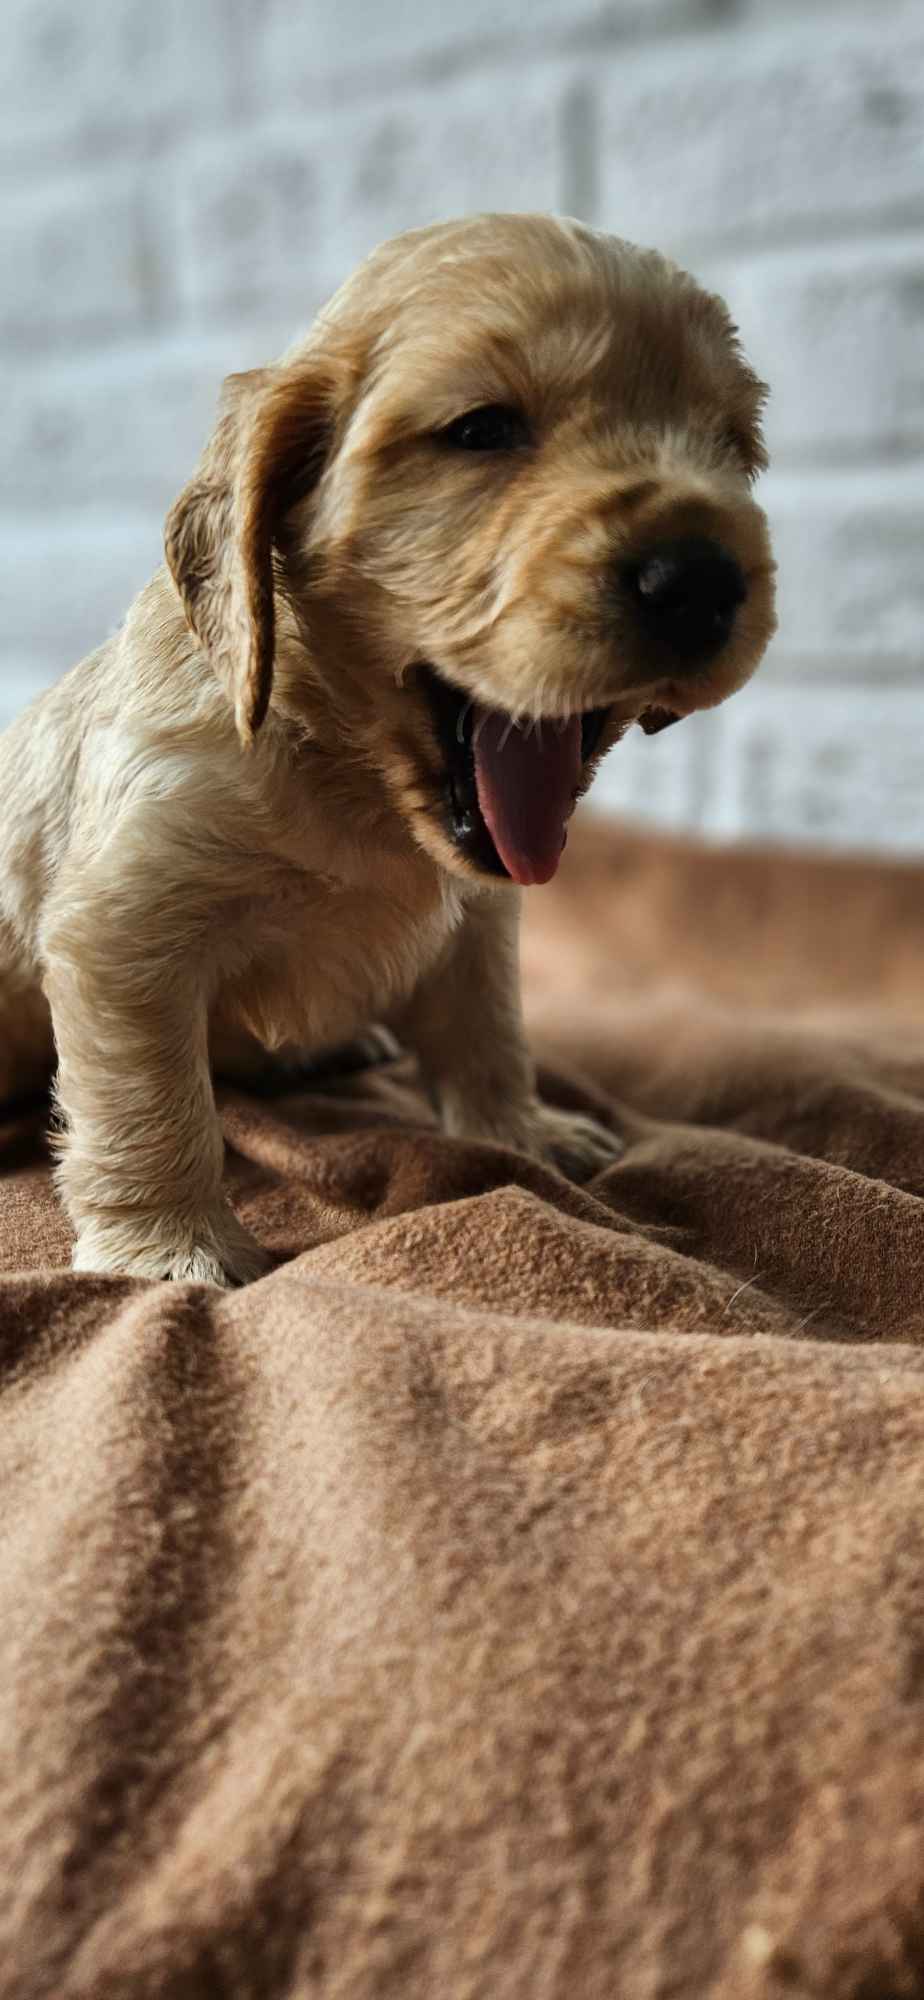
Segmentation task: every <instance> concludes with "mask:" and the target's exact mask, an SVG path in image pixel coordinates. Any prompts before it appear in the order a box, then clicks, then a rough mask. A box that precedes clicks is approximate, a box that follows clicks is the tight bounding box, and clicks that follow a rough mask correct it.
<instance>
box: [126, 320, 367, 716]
mask: <svg viewBox="0 0 924 2000" xmlns="http://www.w3.org/2000/svg"><path fill="white" fill-rule="evenodd" d="M333 401H334V383H333V380H332V376H331V372H330V370H328V369H326V368H325V367H324V366H323V364H322V363H321V362H319V361H318V360H317V359H315V358H314V357H309V358H308V359H307V360H305V361H300V362H294V363H292V364H290V365H288V366H280V367H278V368H255V369H253V370H251V371H250V372H249V373H248V374H245V375H229V376H228V378H227V381H226V382H225V384H224V388H223V391H222V400H221V406H220V413H219V420H218V424H217V426H216V428H215V431H214V432H213V435H212V437H211V438H210V439H209V442H208V444H207V445H206V448H205V451H204V452H203V454H202V457H201V459H200V461H199V464H198V466H197V467H196V471H195V473H194V474H193V477H192V479H191V481H190V483H189V485H188V486H187V487H185V488H184V490H183V492H182V493H181V494H180V496H179V498H178V499H177V500H175V501H174V504H173V506H172V507H171V509H170V512H169V514H168V515H167V522H166V529H165V535H164V546H165V549H166V555H167V563H168V565H169V568H170V573H171V575H172V577H173V581H174V583H175V584H176V587H177V590H178V591H179V594H180V597H181V599H182V602H183V608H184V610H185V613H186V619H187V623H188V624H189V626H190V629H191V631H192V632H193V633H194V634H195V637H196V638H197V639H198V640H199V643H200V645H201V646H202V647H203V649H204V651H205V652H206V653H207V654H208V657H209V659H210V661H211V663H212V665H213V667H214V669H215V672H216V673H217V675H218V677H219V679H220V680H221V681H222V683H223V685H224V686H225V688H226V689H227V692H228V694H229V695H230V698H231V701H232V703H233V705H234V715H235V720H236V723H237V730H238V735H239V736H240V738H241V741H242V742H243V743H250V742H252V740H253V738H254V736H255V735H256V732H257V730H258V729H259V727H260V724H261V723H262V722H263V720H264V718H265V716H266V711H267V708H268V707H269V700H270V694H271V692H272V686H273V654H274V649H275V610H274V603H273V541H274V537H275V535H276V532H277V530H278V528H279V526H280V524H281V521H282V519H283V517H284V515H285V514H286V513H287V511H288V509H289V508H290V507H292V506H294V504H295V502H296V501H297V500H300V499H303V498H304V496H305V494H306V493H308V492H309V491H310V489H311V487H312V486H313V485H315V484H316V483H317V480H318V479H319V477H320V474H321V471H322V469H323V465H324V460H325V456H326V453H327V449H328V445H329V442H330V432H331V426H332V422H333Z"/></svg>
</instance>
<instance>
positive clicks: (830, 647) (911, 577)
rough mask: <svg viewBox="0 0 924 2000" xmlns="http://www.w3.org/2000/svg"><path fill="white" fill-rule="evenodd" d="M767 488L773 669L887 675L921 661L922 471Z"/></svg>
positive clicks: (776, 483)
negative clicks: (775, 600)
mask: <svg viewBox="0 0 924 2000" xmlns="http://www.w3.org/2000/svg"><path fill="white" fill-rule="evenodd" d="M764 484H765V491H764V494H763V498H764V502H765V504H766V506H767V511H768V514H769V518H770V522H771V526H772V529H773V535H774V543H775V548H776V556H777V562H778V564H779V612H780V629H779V633H778V635H777V638H776V639H775V641H774V644H773V647H772V650H771V662H772V665H773V666H774V667H775V666H777V665H779V667H780V669H781V670H782V669H783V668H785V667H787V666H789V667H790V668H791V665H792V662H793V661H795V660H798V661H799V663H800V665H801V666H802V667H803V668H804V669H805V671H807V672H809V671H810V672H812V673H835V674H836V673H838V672H840V671H842V670H843V667H844V666H845V664H846V663H847V662H849V661H850V659H851V657H853V658H854V659H856V660H858V661H864V660H866V661H872V662H876V663H877V671H878V672H879V673H880V674H882V675H887V674H888V673H889V672H890V671H899V672H900V671H901V670H902V669H903V668H907V666H908V665H909V664H911V663H914V662H918V663H920V662H921V660H922V652H924V640H922V635H924V564H922V561H921V550H922V548H924V470H922V468H921V467H919V466H916V465H910V466H903V467H900V468H899V467H896V468H894V469H892V470H887V471H882V472H878V473H877V472H875V471H869V472H854V473H851V474H850V475H847V474H844V475H841V476H840V477H835V476H834V475H828V476H826V477H821V476H817V477H809V476H807V475H806V476H805V477H802V478H792V479H782V478H780V479H776V480H774V479H767V480H766V481H765V483H764Z"/></svg>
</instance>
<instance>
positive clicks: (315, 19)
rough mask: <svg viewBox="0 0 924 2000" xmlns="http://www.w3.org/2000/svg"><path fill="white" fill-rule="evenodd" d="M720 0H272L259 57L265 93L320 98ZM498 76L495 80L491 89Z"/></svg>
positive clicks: (514, 76) (658, 23) (702, 12)
mask: <svg viewBox="0 0 924 2000" xmlns="http://www.w3.org/2000/svg"><path fill="white" fill-rule="evenodd" d="M713 12H714V0H530V5H529V7H528V8H524V6H523V4H522V0H468V4H467V5H466V6H465V7H457V8H453V7H436V6H428V5H426V4H425V0H418V4H417V5H413V4H408V0H405V4H403V5H399V6H387V7H386V6H380V7H370V6H369V5H368V0H339V4H338V5H337V6H336V7H305V8H295V7H293V6H292V5H291V0H271V4H270V5H268V6H266V7H264V9H263V10H262V13H261V16H260V20H259V22H258V23H257V24H256V31H257V33H258V35H259V40H258V42H257V49H256V58H255V60H256V65H257V74H258V77H259V89H260V94H261V96H262V98H263V100H264V101H267V100H269V99H271V98H273V97H275V98H284V97H285V96H286V95H287V94H288V93H290V92H292V93H295V94H297V95H298V96H300V97H302V98H305V99H308V100H309V101H311V100H313V101H317V100H318V98H319V97H321V96H323V95H324V94H325V93H326V91H327V90H328V89H329V86H330V82H331V80H332V79H333V78H335V77H336V78H340V79H344V78H345V79H349V78H350V77H351V76H352V77H360V78H365V79H368V80H369V81H371V82H372V83H374V84H375V86H376V87H377V88H378V87H380V86H381V84H382V83H383V82H384V83H393V82H398V83H399V84H400V83H401V82H403V81H404V80H405V79H406V78H407V76H408V75H409V74H414V73H415V72H417V73H420V72H421V71H424V72H426V71H430V72H431V73H432V74H434V75H439V76H441V77H442V76H443V75H445V73H446V67H447V64H451V63H452V61H453V60H455V61H456V62H458V61H459V60H460V58H462V57H464V56H469V55H472V54H477V55H478V56H479V57H480V58H481V59H484V58H485V57H487V56H491V55H494V56H503V55H505V54H506V53H508V52H509V53H511V54H513V55H515V57H516V58H517V60H518V61H519V60H520V59H521V58H522V55H523V53H524V50H525V51H529V52H537V51H539V52H542V53H545V52H547V51H548V50H549V49H550V48H554V47H564V48H568V47H571V46H573V45H574V44H575V43H576V42H577V43H579V42H580V41H581V39H582V38H588V37H589V38H593V39H597V38H599V37H600V36H601V35H604V34H605V36H606V37H607V39H610V40H616V41H619V40H621V39H624V38H632V39H634V38H636V37H638V36H639V35H644V34H650V33H656V32H657V31H659V30H660V29H663V28H665V27H669V26H671V25H676V24H681V25H683V26H686V27H688V28H689V27H695V26H696V25H697V23H699V22H703V21H708V20H709V19H710V18H711V16H712V14H713ZM490 81H491V80H490V78H487V79H486V83H485V87H486V88H487V90H488V92H489V94H491V93H490ZM521 83H522V73H521V72H520V71H519V70H518V69H513V70H511V71H509V72H507V73H506V74H505V75H504V76H503V78H502V79H501V80H500V82H499V84H498V86H497V88H496V90H495V92H494V103H495V111H496V115H497V116H498V117H499V118H501V119H502V118H503V117H504V116H505V115H508V114H509V113H510V112H511V111H513V110H514V109H515V105H516V98H517V94H518V92H519V89H520V86H521Z"/></svg>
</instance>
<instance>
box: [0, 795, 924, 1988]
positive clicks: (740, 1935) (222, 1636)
mask: <svg viewBox="0 0 924 2000" xmlns="http://www.w3.org/2000/svg"><path fill="white" fill-rule="evenodd" d="M528 903H529V919H528V925H527V935H526V940H525V947H524V958H525V967H526V983H527V999H528V1011H529V1018H530V1024H531V1032H532V1035H533V1040H534V1043H535V1046H536V1048H537V1050H538V1052H539V1056H540V1059H541V1063H542V1071H541V1075H542V1087H543V1091H544V1093H545V1095H546V1096H547V1097H549V1099H550V1100H552V1101H556V1102H559V1103H571V1104H580V1105H586V1106H588V1107H589V1108H593V1109H596V1110H597V1111H598V1112H601V1113H602V1114H603V1115H604V1116H606V1117H607V1118H609V1119H612V1120H613V1122H614V1123H615V1125H616V1127H617V1129H619V1130H620V1132H621V1133H622V1134H623V1136H624V1139H625V1142H626V1145H625V1153H624V1155H623V1157H622V1158H621V1159H620V1161H619V1162H618V1163H617V1164H616V1165H615V1166H614V1167H612V1168H611V1169H610V1170H609V1171H608V1172H607V1173H606V1174H605V1175H603V1176H601V1177H600V1178H599V1179H598V1180H597V1181H595V1182H594V1183H592V1184H591V1185H590V1186H589V1187H586V1188H576V1187H572V1186H570V1185H569V1184H568V1183H566V1182H565V1181H563V1180H562V1179H561V1178H560V1177H559V1175H558V1174H557V1173H555V1172H554V1171H553V1170H552V1168H551V1167H549V1168H546V1167H544V1166H542V1165H540V1164H537V1163H531V1162H529V1161H527V1160H525V1159H522V1158H520V1157H519V1156H518V1155H516V1154H514V1153H510V1152H506V1151H503V1150H502V1149H500V1148H495V1147H491V1146H488V1145H481V1146H465V1145H462V1144H460V1143H458V1142H452V1141H449V1140H446V1139H444V1138H443V1137H442V1135H441V1134H440V1133H439V1132H438V1131H437V1130H436V1129H435V1127H434V1124H433V1121H432V1117H431V1115H430V1113H429V1111H428V1109H427V1107H426V1105H425V1102H424V1100H423V1097H422V1096H421V1094H420V1093H419V1091H418V1089H417V1086H416V1079H415V1076H414V1073H413V1069H412V1066H411V1065H410V1064H409V1063H406V1062H401V1063H398V1064H395V1065H393V1066H389V1067H386V1068H384V1069H383V1070H380V1071H375V1072H370V1073H367V1074H363V1075H359V1076H352V1077H345V1078H343V1079H342V1080H336V1081H335V1082H334V1083H333V1084H331V1085H325V1087H324V1088H323V1089H322V1088H318V1089H316V1090H314V1091H308V1090H302V1091H300V1092H295V1093H292V1094H291V1095H288V1096H283V1097H276V1098H266V1099H257V1098H252V1097H248V1096H245V1095H244V1094H242V1093H239V1092H235V1091H231V1090H225V1091H224V1092H223V1094H222V1099H221V1102H222V1115H223V1119H224V1125H225V1133H226V1139H227V1145H228V1172H229V1178H230V1183H231V1186H232V1190H233V1193H234V1199H235V1202H236V1204H237V1206H238V1207H239V1209H240V1211H241V1213H242V1214H243V1216H244V1218H245V1220H246V1221H247V1222H248V1224H249V1225H250V1226H251V1227H252V1228H253V1229H254V1230H255V1232H256V1233H257V1235H259V1236H260V1237H261V1239H262V1240H263V1241H264V1242H266V1243H268V1244H269V1245H270V1246H271V1248H272V1250H273V1251H274V1253H275V1256H276V1260H277V1268H275V1269H274V1270H273V1271H272V1272H271V1274H270V1275H269V1276H268V1277H266V1278H265V1279H263V1280H262V1281H261V1282H260V1283H259V1284H257V1285H254V1286H251V1287H249V1288H248V1289H247V1290H245V1291H243V1292H240V1293H237V1294H234V1295H223V1294H219V1293H218V1292H213V1291H210V1290H208V1289H207V1288H203V1287H194V1286H193V1287H176V1288H170V1287H168V1286H160V1285H148V1284H143V1283H140V1282H134V1281H131V1280H127V1279H109V1278H106V1279H104V1278H94V1277H91V1276H85V1275H84V1276H76V1275H73V1274H72V1273H71V1272H70V1270H69V1268H68V1254H69V1244H68V1232H67V1227H66V1224H65V1221H64V1219H63V1217H62V1216H61V1214H60V1212H59V1210H58V1209H57V1207H56V1205H55V1202H54V1199H53V1194H52V1189H51V1179H50V1167H49V1161H48V1155H47V1150H46V1147H45V1143H44V1139H43V1130H44V1122H45V1119H46V1118H47V1110H46V1108H45V1107H42V1106H26V1107H17V1108H15V1109H8V1110H7V1111H5V1112H2V1113H0V1491H2V1494H3V1508H2V1525H0V1803H2V1810H0V1995H2V1996H3V2000H39V1996H42V1997H43V2000H44V1996H49V2000H51V1997H52V1996H53V2000H102V1997H103V1996H105V2000H123V1996H124V2000H129V1996H131V2000H145V1996H152V2000H153V1996H155V1995H156V1996H166V2000H213V1996H214V2000H224V1996H228V2000H248V1996H253V2000H284V1996H285V2000H289V1996H303V1995H304V1996H309V1995H323V1996H325V2000H328V1996H330V2000H373V1996H375V2000H380V1997H381V2000H384V1997H385V1996H392V1995H393V1996H395V2000H397V1996H399V1995H400V1996H402V2000H404V1996H418V1995H419V1996H421V2000H424V1996H425V2000H431V1996H432V2000H437V1996H438V2000H487V1996H490V2000H559V1996H562V2000H572V1996H575V1995H576V1996H580V2000H688V1997H689V2000H701V1996H710V2000H712V1996H715V2000H752V1996H753V2000H800V1997H801V1996H805V2000H809V1996H812V1997H813V2000H814V1996H819V2000H899V1996H905V1995H909V1996H914V1995H924V1562H922V1556H924V1548H922V1507H924V1011H922V996H924V869H918V868H915V867H911V866H899V865H896V866H894V867H890V866H888V865H882V866H874V865H873V864H867V863H864V862H861V861H855V862H854V861H840V860H822V859H813V858H811V857H806V856H797V855H786V854H764V853H756V852H755V853H735V854H727V853H722V852H719V851H710V850H707V849H703V848H698V847H696V846H695V845H693V844H684V843H682V842H675V841H671V840H642V839H640V838H639V837H638V836H636V835H634V834H633V833H632V832H631V831H630V830H628V829H625V828H613V827H611V826H609V825H604V824H602V823H601V824H595V823H593V822H591V823H590V824H589V826H588V827H586V828H585V829H584V830H583V831H582V832H579V833H576V834H575V836H574V839H573V841H572V843H571V845H570V846H569V851H568V855H567V857H566V861H565V863H564V864H563V867H562V870H561V872H560V875H559V877H558V878H556V881H555V883H554V884H553V885H552V886H550V887H549V888H547V889H544V890H541V891H537V892H535V893H533V894H531V895H530V897H529V898H528Z"/></svg>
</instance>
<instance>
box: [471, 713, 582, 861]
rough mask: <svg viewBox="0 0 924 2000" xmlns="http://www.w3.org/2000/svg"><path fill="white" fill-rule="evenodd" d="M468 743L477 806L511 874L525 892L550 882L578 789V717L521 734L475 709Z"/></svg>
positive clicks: (531, 727)
mask: <svg viewBox="0 0 924 2000" xmlns="http://www.w3.org/2000/svg"><path fill="white" fill-rule="evenodd" d="M527 731H528V733H527ZM472 741H473V747H474V754H475V784H476V787H477V791H478V804H479V806H480V808H481V815H482V818H483V820H484V822H485V825H486V826H487V828H488V832H489V833H490V835H491V838H492V840H493V842H494V845H495V847H496V848H497V851H498V854H499V855H500V858H501V860H502V862H503V864H504V867H505V868H506V870H507V873H508V875H512V877H513V880H514V881H515V882H521V883H522V884H523V886H524V888H527V887H529V886H530V885H531V884H532V883H534V882H550V881H551V879H552V876H553V875H554V873H555V870H556V868H557V867H558V863H559V861H560V860H561V851H562V848H563V847H564V844H565V828H566V823H567V820H568V816H569V814H570V812H571V809H572V806H573V804H574V794H575V792H576V790H577V787H578V784H579V783H580V776H581V718H580V716H579V715H574V716H571V718H570V719H569V721H568V722H566V723H565V724H564V725H563V726H562V725H559V724H557V723H555V722H544V723H542V724H541V725H540V727H539V728H538V729H537V727H536V726H535V724H526V725H525V728H524V729H522V730H520V729H514V728H512V726H511V722H510V717H509V715H499V714H498V713H497V711H496V710H494V709H476V711H475V722H474V730H473V736H472Z"/></svg>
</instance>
